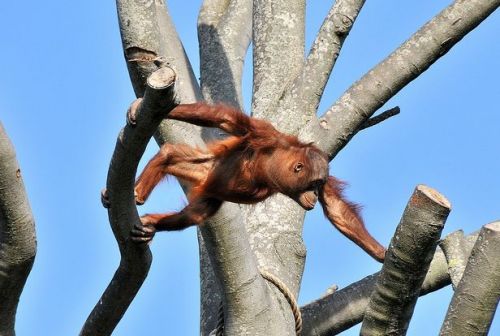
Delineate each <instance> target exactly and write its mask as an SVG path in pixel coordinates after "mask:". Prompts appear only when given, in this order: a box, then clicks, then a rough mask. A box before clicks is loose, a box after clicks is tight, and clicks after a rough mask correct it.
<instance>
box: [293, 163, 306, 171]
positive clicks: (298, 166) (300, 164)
mask: <svg viewBox="0 0 500 336" xmlns="http://www.w3.org/2000/svg"><path fill="white" fill-rule="evenodd" d="M302 168H304V164H303V163H302V162H297V163H296V164H295V167H293V171H294V172H296V173H298V172H299V171H301V170H302Z"/></svg>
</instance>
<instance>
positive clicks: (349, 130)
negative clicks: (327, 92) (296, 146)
mask: <svg viewBox="0 0 500 336" xmlns="http://www.w3.org/2000/svg"><path fill="white" fill-rule="evenodd" d="M499 5H500V0H456V1H454V2H453V3H452V4H451V5H450V6H448V7H447V8H446V9H444V10H443V11H442V12H441V13H439V14H438V15H437V16H435V17H434V18H433V19H432V20H430V21H429V22H428V23H427V24H425V25H424V26H423V27H422V28H421V29H420V30H419V31H418V32H416V33H415V34H414V35H413V36H412V37H410V38H409V39H408V40H407V41H406V42H404V43H403V44H402V45H401V46H400V47H399V48H398V49H397V50H395V51H394V52H393V53H392V54H391V55H389V56H388V57H387V58H386V59H385V60H384V61H382V62H381V63H379V64H378V65H376V66H375V67H374V68H372V69H371V70H370V71H369V72H368V73H367V74H365V75H364V76H363V77H362V78H361V79H360V80H358V81H357V82H356V83H354V84H353V85H352V86H351V87H350V88H349V89H348V90H347V91H346V92H345V93H344V94H343V95H342V96H341V97H340V98H339V100H337V102H336V103H335V104H334V105H333V106H332V107H330V109H329V110H328V111H327V112H326V113H325V114H324V115H323V117H322V118H321V119H320V120H319V122H318V121H316V120H311V122H309V124H308V126H307V127H305V128H304V130H303V131H302V137H303V138H304V139H307V140H311V141H315V142H317V143H318V145H319V147H320V148H321V149H323V150H324V151H325V152H327V153H329V155H330V156H331V157H334V156H335V155H336V154H337V153H338V152H339V151H340V150H341V149H342V148H343V147H344V146H345V145H346V144H347V143H348V142H349V140H350V139H351V137H352V136H353V135H354V134H355V133H356V131H357V129H358V128H359V127H360V126H361V125H362V124H363V122H364V121H365V120H367V119H368V118H369V117H370V116H371V115H373V113H375V111H376V110H377V109H379V108H380V107H381V106H382V105H383V104H384V103H385V102H387V101H388V100H389V99H390V98H391V97H393V96H394V95H395V94H396V93H397V92H399V90H401V89H402V88H403V87H404V86H406V85H407V84H408V83H409V82H411V81H412V80H413V79H415V78H416V77H418V76H419V75H420V74H421V73H423V72H424V71H425V70H427V68H429V66H431V65H432V64H433V63H434V62H436V61H437V60H438V59H439V58H441V57H442V56H443V55H444V54H446V52H448V51H449V50H450V49H451V48H452V47H453V46H454V45H455V44H456V43H457V42H458V41H460V40H461V39H462V38H463V37H464V36H465V35H466V34H467V33H469V32H470V31H471V30H473V29H474V28H475V27H476V26H477V25H478V24H479V23H481V22H482V21H483V20H484V19H486V18H487V17H488V16H489V15H490V14H491V13H492V12H493V11H494V10H495V9H497V8H498V6H499Z"/></svg>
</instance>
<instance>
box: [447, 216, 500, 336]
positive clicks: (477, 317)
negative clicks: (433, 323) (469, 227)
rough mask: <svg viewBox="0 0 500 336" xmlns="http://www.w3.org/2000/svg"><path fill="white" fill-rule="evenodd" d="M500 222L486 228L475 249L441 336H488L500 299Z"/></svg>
mask: <svg viewBox="0 0 500 336" xmlns="http://www.w3.org/2000/svg"><path fill="white" fill-rule="evenodd" d="M499 255H500V222H494V223H491V224H487V225H485V226H484V227H483V228H482V229H481V232H480V233H479V237H478V238H477V242H476V244H475V245H474V248H473V249H472V253H471V255H470V257H469V262H468V263H467V266H466V268H465V271H464V274H463V277H462V280H461V281H460V283H459V284H458V286H457V288H456V290H455V294H454V295H453V298H452V300H451V304H450V306H449V308H448V312H447V313H446V318H445V321H444V323H443V327H442V328H441V332H440V335H442V336H448V335H450V336H451V335H461V336H475V335H477V336H478V335H487V334H488V331H489V329H490V326H491V322H492V320H493V317H494V316H495V311H496V309H497V306H498V300H499V298H500V258H499Z"/></svg>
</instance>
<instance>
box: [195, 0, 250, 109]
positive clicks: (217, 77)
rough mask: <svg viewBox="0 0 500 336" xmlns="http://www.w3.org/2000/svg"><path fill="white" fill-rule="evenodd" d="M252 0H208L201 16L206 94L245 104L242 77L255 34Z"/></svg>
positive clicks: (201, 64) (207, 98)
mask: <svg viewBox="0 0 500 336" xmlns="http://www.w3.org/2000/svg"><path fill="white" fill-rule="evenodd" d="M251 30H252V0H231V1H220V0H205V1H204V2H203V6H202V8H201V10H200V14H199V16H198V41H199V44H200V75H201V79H200V80H201V88H202V92H203V97H204V99H205V100H207V101H209V102H225V103H227V104H229V105H232V106H236V107H238V108H240V109H241V108H242V107H243V97H242V87H241V85H242V83H241V81H242V77H243V65H244V61H245V55H246V53H247V50H248V46H249V44H250V39H251V35H252V31H251Z"/></svg>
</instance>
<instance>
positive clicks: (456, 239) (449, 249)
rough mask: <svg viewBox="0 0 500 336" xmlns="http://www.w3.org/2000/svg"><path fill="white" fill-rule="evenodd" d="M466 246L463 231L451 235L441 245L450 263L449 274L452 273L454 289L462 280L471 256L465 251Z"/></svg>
mask: <svg viewBox="0 0 500 336" xmlns="http://www.w3.org/2000/svg"><path fill="white" fill-rule="evenodd" d="M464 244H465V237H464V232H463V231H462V230H458V231H455V232H453V233H451V234H449V235H448V236H447V237H446V239H443V241H442V242H441V243H439V246H441V248H442V249H443V252H444V254H445V256H446V261H447V262H448V272H449V273H450V278H451V285H452V286H453V289H456V288H457V285H458V283H459V282H460V280H461V279H462V276H463V274H464V270H465V266H466V265H467V261H468V260H469V254H468V253H467V251H465V250H464V249H463V245H464Z"/></svg>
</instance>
